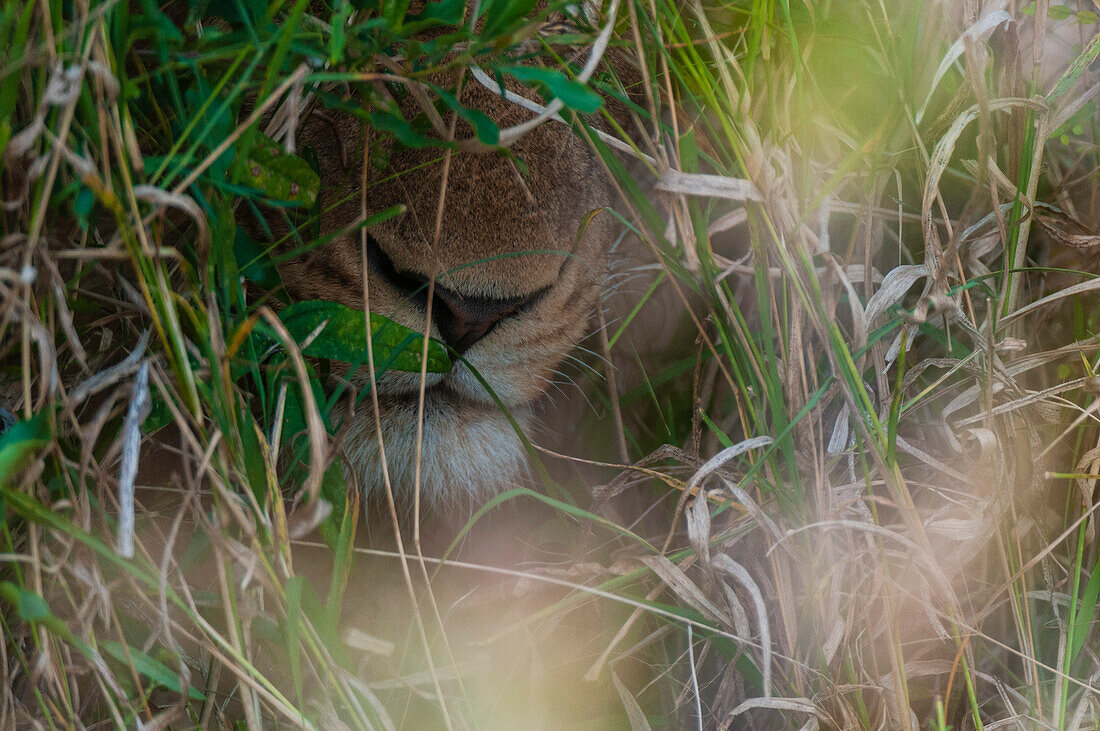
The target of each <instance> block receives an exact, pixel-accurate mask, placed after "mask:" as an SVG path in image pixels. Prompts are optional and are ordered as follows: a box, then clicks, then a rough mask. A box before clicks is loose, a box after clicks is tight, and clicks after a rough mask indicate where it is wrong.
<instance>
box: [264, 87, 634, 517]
mask: <svg viewBox="0 0 1100 731" xmlns="http://www.w3.org/2000/svg"><path fill="white" fill-rule="evenodd" d="M434 83H436V84H438V85H439V86H441V87H443V88H449V89H452V90H453V89H455V83H456V79H455V78H453V77H446V78H437V79H434ZM511 88H512V90H514V91H525V93H526V95H527V96H528V97H532V96H533V94H532V92H531V91H530V90H523V89H522V87H518V86H512V87H511ZM461 100H462V102H463V103H464V104H465V105H467V106H471V107H474V108H477V109H481V110H483V111H485V112H486V113H487V114H488V115H489V116H490V117H491V118H492V119H493V120H494V121H496V122H497V123H498V125H500V126H501V127H502V128H503V127H507V126H509V125H513V124H517V123H519V122H523V121H525V120H527V119H529V118H530V117H531V112H529V111H527V110H524V109H521V108H519V107H517V106H515V105H513V104H511V103H509V102H506V101H504V100H502V99H501V98H500V97H499V96H497V95H496V94H494V93H493V92H491V91H489V90H487V89H485V88H484V87H482V86H480V85H478V84H477V83H476V82H475V81H473V80H472V79H469V78H468V77H467V78H466V79H465V80H464V85H463V88H462V92H461ZM412 104H413V102H412V100H411V99H409V98H406V99H405V100H404V101H403V102H402V106H403V107H404V108H405V109H404V111H405V112H406V113H408V112H411V111H413V109H414V107H413V106H412ZM447 121H449V120H447ZM471 134H472V130H470V129H469V128H468V126H467V125H465V123H459V124H458V125H457V129H456V136H457V137H459V138H463V137H469V136H471ZM298 139H299V144H300V145H303V146H311V147H313V148H314V149H315V150H316V152H317V155H318V161H319V167H320V174H321V180H322V190H321V205H322V208H323V211H324V212H323V214H322V217H321V234H322V235H325V234H328V233H331V232H335V231H340V230H344V229H346V228H347V227H349V226H350V225H351V224H353V223H354V222H356V221H358V220H361V216H362V214H363V209H362V206H363V198H364V194H363V191H362V187H361V180H362V178H363V160H364V157H366V158H367V159H368V160H374V159H376V158H377V157H379V156H381V157H382V158H383V159H385V164H384V166H375V165H372V164H368V166H367V167H368V169H367V174H366V180H367V185H366V190H365V205H366V213H367V215H368V216H369V215H372V214H375V213H377V212H379V211H382V210H385V209H386V208H389V207H390V206H394V205H403V206H405V207H406V212H405V213H404V214H402V215H399V216H397V217H396V218H392V219H390V220H388V221H386V222H384V223H382V224H380V225H377V226H374V227H372V228H370V229H369V230H368V231H369V234H370V236H371V237H373V239H374V241H376V242H377V246H378V247H379V248H380V249H381V251H382V252H383V253H384V255H385V256H386V257H388V259H389V261H390V262H391V263H392V265H393V267H394V269H396V270H397V271H398V272H399V273H401V274H402V275H408V276H412V277H418V278H421V279H424V280H426V279H427V278H430V277H433V276H434V277H436V282H437V284H438V286H440V287H442V288H445V289H444V290H443V291H445V292H446V293H447V295H448V296H450V297H452V298H457V299H458V300H460V301H461V300H462V299H463V298H469V297H474V298H489V299H512V298H527V297H531V296H534V299H533V301H532V302H531V303H530V304H527V305H525V306H522V307H520V308H519V309H518V310H517V311H515V312H514V313H512V314H510V315H509V316H507V317H505V318H504V319H503V320H501V321H500V322H499V323H497V324H496V325H495V326H494V327H493V328H492V329H491V330H490V331H489V332H488V334H487V335H485V336H484V337H483V338H482V339H480V340H478V341H477V342H475V343H474V344H473V345H472V346H471V347H470V348H469V350H467V351H466V352H465V358H466V359H467V360H468V361H469V363H470V364H471V365H472V366H473V367H474V368H476V369H477V371H478V372H480V374H481V375H482V377H484V379H485V380H486V381H487V382H488V384H489V386H490V387H491V388H492V390H493V392H495V394H496V395H497V396H498V397H499V398H500V400H501V401H502V402H503V403H504V405H505V406H506V407H507V408H508V409H509V411H510V413H511V414H512V416H513V417H514V418H515V419H516V420H517V421H518V422H519V423H520V424H521V425H522V426H524V427H526V426H528V425H529V424H530V423H531V413H532V404H534V403H535V402H537V401H538V400H539V399H540V398H541V397H542V396H543V395H544V393H545V391H546V389H547V388H548V387H549V385H550V381H551V379H552V378H553V376H554V373H555V370H556V369H557V368H558V366H559V365H560V363H561V361H562V360H563V358H564V357H565V355H566V354H567V353H568V352H569V351H570V350H571V349H572V348H573V347H574V346H575V345H576V344H577V343H578V341H579V340H580V339H581V338H582V337H583V336H584V335H585V334H586V333H587V332H589V330H590V327H591V326H590V316H591V313H592V311H593V308H594V306H595V304H596V302H597V298H598V292H599V288H600V286H601V284H602V282H603V280H604V279H605V276H606V263H605V254H606V251H607V250H608V248H609V246H610V245H611V243H612V242H613V241H614V239H615V237H616V236H617V235H618V232H619V231H618V229H619V227H618V225H617V224H616V223H615V219H614V217H613V216H612V215H611V214H610V213H608V212H606V211H605V212H602V213H598V214H597V215H595V216H594V217H593V218H591V220H590V223H587V225H584V226H583V229H582V224H585V222H586V219H587V218H588V217H589V214H591V213H593V212H596V211H598V210H599V209H602V208H606V207H608V206H610V205H612V204H613V203H614V202H615V199H614V193H613V186H612V185H611V183H610V181H609V179H608V176H607V174H606V172H605V170H604V168H603V165H602V163H601V162H600V160H599V159H598V157H597V155H596V154H595V152H594V151H593V150H591V149H590V148H589V147H588V145H587V143H586V142H585V141H583V140H582V139H580V138H579V137H578V136H576V135H575V134H574V133H573V132H571V131H570V130H569V128H568V127H566V126H565V125H563V124H561V123H559V122H554V121H548V122H546V123H544V124H543V125H542V126H540V127H538V128H537V129H535V130H534V131H532V132H530V133H529V134H527V135H526V136H525V137H523V138H522V139H521V140H520V141H519V142H518V143H516V144H514V145H513V146H512V147H511V148H510V151H511V153H512V154H514V155H515V157H516V158H518V160H519V161H520V162H517V160H515V159H512V158H510V157H509V156H508V155H507V154H505V153H503V152H499V151H493V152H488V153H460V152H456V153H454V154H453V155H452V157H451V160H450V169H449V171H448V174H447V178H446V186H445V187H444V184H443V182H444V181H443V177H444V164H443V157H444V152H443V150H441V149H439V148H424V149H407V148H401V149H394V147H393V145H392V143H391V142H390V141H388V140H386V139H383V138H381V137H379V136H378V134H377V133H375V132H372V131H371V130H370V129H369V126H368V125H365V124H364V123H363V122H362V121H361V120H359V119H356V118H354V117H352V116H350V115H340V114H338V113H335V112H333V111H331V110H325V111H323V112H320V113H313V114H311V115H309V116H307V117H306V118H305V119H304V121H303V124H302V126H301V128H300V130H299V135H298ZM441 194H442V195H443V196H444V207H443V212H442V222H441V227H440V230H439V234H438V240H437V239H436V217H437V210H438V206H439V197H440V195H441ZM276 233H277V234H278V233H279V232H276ZM362 247H363V242H362V239H361V235H360V234H359V233H358V232H354V233H351V234H347V235H343V236H341V237H338V238H337V239H335V240H334V241H332V242H331V243H330V244H328V245H326V246H325V247H323V248H321V249H319V250H317V251H315V252H312V253H311V254H309V255H306V256H302V257H300V258H298V259H295V260H292V261H290V262H288V263H287V264H285V265H284V266H283V267H282V268H281V274H282V277H283V280H284V283H285V284H286V286H287V289H288V291H289V292H290V293H291V295H292V296H293V297H294V298H295V299H326V300H333V301H336V302H340V303H342V304H344V305H347V306H350V307H355V308H359V309H362V308H363V302H364V297H363V282H362V275H363V271H364V269H366V271H367V272H368V285H369V297H370V309H371V310H372V311H373V312H375V313H379V314H382V315H385V316H387V317H389V318H392V319H393V320H396V321H397V322H399V323H401V324H403V325H406V326H408V327H411V328H414V329H416V330H420V331H422V330H423V328H424V324H425V319H426V311H425V307H424V306H423V303H421V302H418V301H416V299H415V298H411V297H409V296H408V292H407V291H401V290H400V289H399V288H395V287H394V286H393V284H391V282H390V281H389V280H388V279H387V277H385V276H382V275H380V274H379V272H378V271H375V270H374V269H372V267H371V266H370V265H367V266H366V267H364V262H363V258H362V255H361V251H362ZM531 252H538V253H531ZM546 252H553V253H546ZM430 334H431V335H432V336H433V337H440V335H441V333H440V331H439V327H438V326H437V325H436V324H435V323H433V325H432V329H431V332H430ZM352 380H353V382H355V383H356V385H358V386H360V387H362V386H365V385H366V384H367V383H368V382H369V375H368V373H367V372H366V369H362V370H361V371H360V372H359V373H357V374H355V375H354V377H353V379H352ZM426 387H427V397H426V399H425V412H424V428H423V437H422V450H421V468H420V484H419V489H420V493H421V499H422V500H423V501H424V502H425V503H427V504H429V505H436V506H438V505H441V504H443V503H453V502H454V501H456V500H459V499H462V498H466V497H475V498H476V497H483V496H485V495H487V494H489V493H491V492H493V491H496V490H500V489H503V488H506V487H508V486H513V485H517V484H521V483H523V482H524V481H525V480H526V456H525V454H524V450H523V448H522V445H521V443H520V440H519V439H518V437H517V436H516V434H515V432H514V430H513V428H512V427H511V425H510V424H509V423H508V420H507V418H506V417H505V416H504V415H503V414H502V413H501V412H500V410H499V409H498V407H497V406H496V404H495V402H494V401H493V399H492V397H491V396H490V395H489V394H488V393H487V392H486V390H485V389H484V387H483V386H482V385H481V384H480V383H479V382H478V380H477V379H476V378H475V377H474V376H473V375H472V374H471V372H470V370H469V368H468V367H467V366H466V365H464V364H462V363H456V365H455V368H454V370H453V371H452V372H451V373H449V374H446V375H442V376H439V375H431V374H429V376H428V379H427V383H426ZM419 388H420V376H419V374H409V373H398V372H388V373H385V374H383V375H382V377H381V380H380V383H379V409H380V414H379V417H380V421H381V424H382V436H383V441H384V444H385V450H386V457H387V462H388V468H389V475H390V478H391V481H392V485H393V488H394V492H395V494H397V496H398V499H399V500H405V501H407V500H409V499H410V498H411V496H412V495H413V494H414V490H415V489H416V485H415V484H414V482H415V481H414V465H415V460H416V441H417V439H416V434H417V420H416V415H417V402H418V392H419ZM344 446H345V450H346V453H347V454H348V456H349V457H350V459H351V463H352V465H353V472H354V475H349V477H354V478H355V481H356V482H357V483H358V484H360V485H362V486H363V487H365V489H366V490H367V492H368V493H371V492H374V493H375V494H377V491H378V490H380V488H381V486H382V465H381V458H380V452H379V447H378V438H377V429H376V427H375V415H374V413H373V408H372V406H371V401H370V399H369V398H368V399H364V400H363V401H361V403H360V406H359V407H358V408H357V410H356V411H355V414H354V417H353V418H352V420H351V423H350V425H348V429H347V433H346V440H345V442H344Z"/></svg>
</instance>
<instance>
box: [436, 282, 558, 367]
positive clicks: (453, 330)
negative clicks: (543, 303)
mask: <svg viewBox="0 0 1100 731" xmlns="http://www.w3.org/2000/svg"><path fill="white" fill-rule="evenodd" d="M541 294H542V292H536V293H534V294H532V295H527V296H522V297H509V298H507V299H494V298H489V297H470V296H469V295H461V294H459V293H458V292H454V291H452V290H449V289H447V288H445V287H440V286H439V285H436V287H435V295H434V299H435V304H434V305H433V307H432V320H433V321H434V322H435V324H436V326H437V327H438V328H439V334H440V335H442V336H443V340H444V341H446V343H447V344H448V345H450V346H451V347H452V348H454V349H455V350H456V351H458V352H459V353H465V352H466V351H467V350H469V349H470V346H472V345H473V344H474V343H476V342H477V341H478V340H481V339H482V338H483V337H485V336H486V335H488V334H489V331H490V330H492V329H493V327H495V326H496V324H497V323H498V322H500V321H501V320H503V319H504V318H506V317H508V316H509V315H512V314H515V313H516V312H517V311H519V310H520V309H522V308H523V307H525V306H527V305H529V304H530V303H531V302H533V301H534V300H535V299H536V298H537V297H538V296H539V295H541Z"/></svg>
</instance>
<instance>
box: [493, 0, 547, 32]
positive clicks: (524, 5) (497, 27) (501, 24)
mask: <svg viewBox="0 0 1100 731" xmlns="http://www.w3.org/2000/svg"><path fill="white" fill-rule="evenodd" d="M536 4H537V2H536V0H487V2H486V3H485V4H483V5H482V6H481V13H480V14H481V15H484V16H485V25H484V26H482V29H481V37H482V38H487V39H491V38H493V37H495V36H497V35H500V34H502V33H505V32H507V31H509V30H511V27H512V26H513V25H515V23H516V21H523V20H525V19H526V16H528V15H530V14H531V13H532V12H533V11H534V9H535V5H536Z"/></svg>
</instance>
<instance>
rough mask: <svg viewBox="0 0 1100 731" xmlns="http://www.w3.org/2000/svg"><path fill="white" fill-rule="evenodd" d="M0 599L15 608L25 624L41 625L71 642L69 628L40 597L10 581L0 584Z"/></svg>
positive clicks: (71, 635)
mask: <svg viewBox="0 0 1100 731" xmlns="http://www.w3.org/2000/svg"><path fill="white" fill-rule="evenodd" d="M0 597H3V598H4V599H7V600H8V601H9V602H11V603H12V606H14V607H15V613H16V615H17V616H18V617H19V618H20V619H22V620H23V621H25V622H33V623H35V624H37V625H41V626H43V627H45V628H47V629H48V630H50V632H52V633H53V634H55V635H56V636H58V637H60V638H62V639H64V640H72V638H73V634H72V632H71V631H70V630H69V626H68V625H67V624H65V622H64V621H63V620H62V619H61V618H60V617H58V616H55V615H54V613H53V611H52V610H51V609H50V605H49V604H47V603H46V600H45V599H43V598H42V596H41V595H39V594H36V593H35V592H33V591H31V590H30V589H26V588H24V587H22V586H19V585H17V584H14V583H12V582H10V581H4V582H0Z"/></svg>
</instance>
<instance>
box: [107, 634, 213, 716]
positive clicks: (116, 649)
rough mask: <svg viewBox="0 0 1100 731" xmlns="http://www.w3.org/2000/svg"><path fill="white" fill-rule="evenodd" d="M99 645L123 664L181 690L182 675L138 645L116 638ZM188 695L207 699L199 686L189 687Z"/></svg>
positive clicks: (199, 699)
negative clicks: (129, 645)
mask: <svg viewBox="0 0 1100 731" xmlns="http://www.w3.org/2000/svg"><path fill="white" fill-rule="evenodd" d="M99 647H100V649H102V650H103V651H104V652H106V653H107V654H108V655H110V656H111V657H113V658H114V659H116V660H118V661H119V662H120V663H122V664H123V665H126V666H129V667H132V668H133V669H134V670H136V671H137V672H138V674H140V675H143V676H145V677H146V678H148V679H149V680H151V681H152V682H153V683H155V684H156V685H160V686H163V687H165V688H167V689H168V690H170V691H172V692H174V693H179V692H180V688H182V683H180V676H179V675H178V674H177V673H176V672H175V671H174V670H172V669H171V668H170V667H168V666H167V665H165V664H164V663H162V662H161V661H160V660H157V659H155V658H152V657H149V656H148V655H146V654H145V653H144V652H142V651H141V650H139V649H137V648H136V647H127V646H126V645H123V644H122V643H121V642H115V641H114V640H104V641H102V642H100V643H99ZM187 696H188V697H189V698H192V699H193V700H197V701H201V700H205V699H206V698H205V696H203V694H202V693H200V692H199V691H198V689H197V688H193V687H188V688H187Z"/></svg>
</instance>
